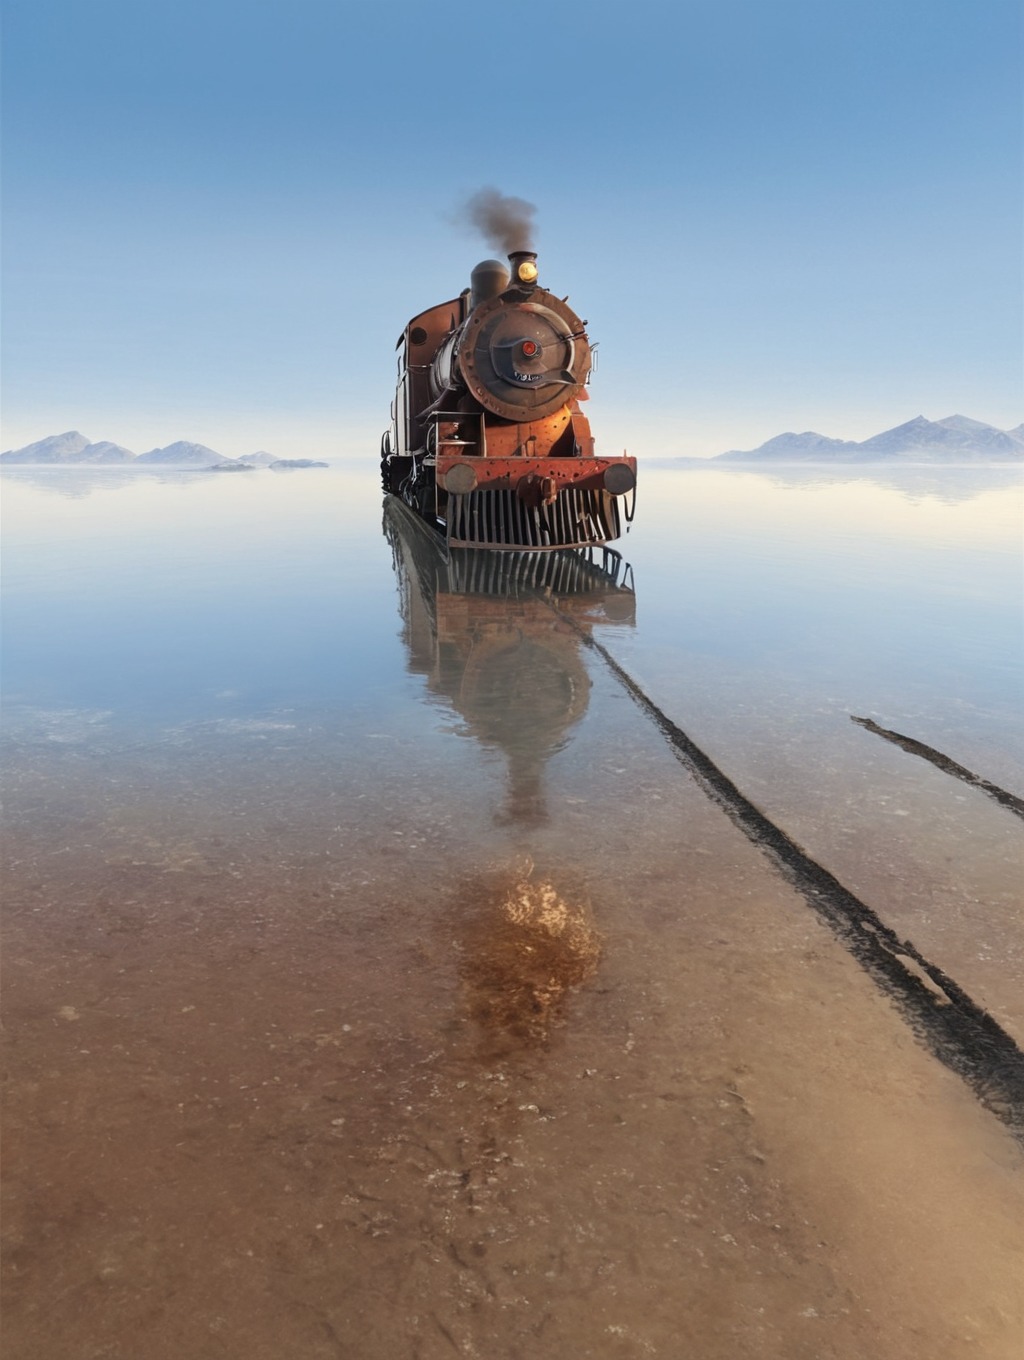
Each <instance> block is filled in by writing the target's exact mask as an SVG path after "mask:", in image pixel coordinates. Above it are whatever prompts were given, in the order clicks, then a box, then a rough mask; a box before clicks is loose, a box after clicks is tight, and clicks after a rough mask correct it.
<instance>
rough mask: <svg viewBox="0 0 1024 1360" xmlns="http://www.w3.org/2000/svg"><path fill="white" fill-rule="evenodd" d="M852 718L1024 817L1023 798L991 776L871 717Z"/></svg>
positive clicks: (860, 724)
mask: <svg viewBox="0 0 1024 1360" xmlns="http://www.w3.org/2000/svg"><path fill="white" fill-rule="evenodd" d="M850 721H851V722H855V723H856V724H857V726H858V727H863V728H864V729H865V731H867V732H873V733H874V734H875V736H876V737H883V738H884V739H885V740H886V741H891V742H892V744H893V745H894V746H898V747H900V749H901V750H903V751H906V752H908V754H910V755H912V756H920V757H921V759H922V760H927V761H930V762H931V763H932V764H933V765H934V766H935V767H936V769H939V770H942V771H943V773H944V774H949V775H952V776H953V778H954V779H962V780H963V782H964V783H965V784H971V785H973V786H974V787H975V788H977V789H981V791H982V792H983V793H987V794H988V796H989V797H990V798H994V799H995V801H996V802H997V803H999V804H1000V806H1001V807H1004V808H1008V809H1009V811H1010V812H1014V813H1016V815H1017V816H1018V817H1024V798H1018V796H1017V795H1016V794H1015V793H1010V792H1008V791H1007V790H1006V789H1003V788H1000V787H999V785H998V784H993V783H992V781H991V780H990V779H983V778H982V777H981V775H980V774H974V772H973V771H971V770H968V769H967V768H966V766H964V765H958V764H957V762H956V761H955V760H952V759H951V758H950V757H949V756H947V755H944V754H943V752H942V751H937V750H936V749H935V747H934V746H926V745H925V743H924V742H923V741H918V740H917V739H916V738H915V737H905V736H904V735H903V733H902V732H893V731H891V730H890V729H889V728H888V727H880V726H879V725H878V723H876V722H875V721H874V720H873V719H871V718H858V717H856V716H855V715H854V714H852V713H851V714H850Z"/></svg>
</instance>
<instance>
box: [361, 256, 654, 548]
mask: <svg viewBox="0 0 1024 1360" xmlns="http://www.w3.org/2000/svg"><path fill="white" fill-rule="evenodd" d="M536 261H537V256H536V254H535V252H533V251H530V250H517V251H513V253H512V254H511V255H510V256H509V265H510V266H511V268H509V267H507V266H506V265H504V264H502V263H501V261H500V260H484V261H483V263H482V264H478V265H477V267H476V268H475V269H474V270H473V273H472V276H471V285H470V287H469V288H467V289H465V290H464V292H462V293H461V294H460V296H459V297H457V298H454V299H453V300H452V301H450V302H442V303H440V304H438V305H437V306H436V307H431V308H429V310H427V311H425V312H421V313H420V314H419V315H418V316H414V317H413V318H412V320H411V321H410V322H409V324H408V325H407V326H406V328H405V330H404V331H403V332H402V335H401V336H400V338H399V340H398V344H397V346H396V348H397V349H398V351H399V359H398V389H397V392H396V394H395V401H394V405H393V406H392V410H391V425H390V428H389V429H387V430H386V431H385V432H384V436H383V438H382V440H381V472H382V477H383V482H384V490H385V491H389V492H391V493H392V494H394V495H396V496H399V497H401V499H402V500H403V501H404V502H405V503H406V504H407V505H409V506H410V507H411V508H412V509H413V510H415V511H416V512H417V513H418V514H419V515H421V516H422V517H423V518H424V519H425V520H426V521H427V523H428V524H430V525H431V526H432V527H433V528H435V529H436V530H437V531H438V532H439V533H441V534H442V535H443V536H444V538H445V539H446V540H447V543H448V545H449V546H451V547H464V548H492V549H504V550H512V551H517V552H523V551H527V552H533V551H538V550H539V551H544V550H548V549H558V548H578V547H586V546H590V545H598V544H602V543H608V542H611V541H612V540H613V539H616V538H618V537H619V536H620V534H621V533H622V531H623V525H624V523H625V522H628V521H629V520H631V519H632V516H633V508H634V504H635V497H636V459H635V458H629V457H627V456H626V455H625V454H624V455H623V456H622V457H611V458H605V457H600V458H599V457H597V456H596V455H595V453H594V440H593V436H592V435H591V433H590V423H589V421H588V420H587V417H586V416H585V415H584V414H583V412H582V410H581V409H580V402H581V401H582V400H585V399H586V397H587V391H586V384H587V381H588V379H589V376H590V365H591V347H590V342H589V340H588V337H587V332H586V322H584V321H581V320H580V319H579V317H578V316H577V315H576V314H575V312H573V311H572V309H571V308H570V307H569V306H567V304H566V300H565V299H564V298H558V297H555V296H554V295H553V294H551V293H549V292H547V291H545V289H543V288H541V287H540V286H539V285H538V283H537V263H536Z"/></svg>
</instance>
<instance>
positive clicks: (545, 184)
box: [2, 0, 1024, 459]
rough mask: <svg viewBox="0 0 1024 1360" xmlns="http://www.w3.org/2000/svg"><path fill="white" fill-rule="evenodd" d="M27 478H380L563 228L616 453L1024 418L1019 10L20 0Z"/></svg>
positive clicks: (8, 316) (15, 239) (553, 270)
mask: <svg viewBox="0 0 1024 1360" xmlns="http://www.w3.org/2000/svg"><path fill="white" fill-rule="evenodd" d="M4 38H5V42H4V63H5V79H4V100H5V119H4V123H5V141H4V167H5V168H4V179H5V183H4V202H5V211H4V218H5V222H4V227H5V230H4V295H5V304H4V317H3V320H4V328H3V338H4V430H3V436H2V446H3V447H4V448H8V447H17V446H19V445H21V444H24V443H27V442H29V441H30V440H33V439H37V438H40V437H42V436H43V435H46V434H50V433H54V432H57V431H60V430H64V429H69V428H78V429H80V430H82V431H83V432H84V433H86V434H87V435H89V436H90V437H91V438H93V439H113V440H116V441H117V442H119V443H123V444H126V445H128V447H130V448H133V449H135V450H136V451H137V452H141V451H143V450H145V449H148V448H151V447H154V446H156V445H162V444H166V443H169V442H171V441H172V440H174V439H179V438H184V439H193V440H198V441H200V442H202V443H206V444H209V445H211V446H212V447H214V448H216V449H218V450H219V451H220V452H223V453H225V454H231V455H236V456H237V455H239V454H243V453H247V452H251V451H252V450H254V449H256V448H267V449H269V450H270V451H272V452H274V453H276V454H278V456H288V455H289V454H296V455H307V456H308V455H320V456H328V457H336V456H342V455H344V456H346V457H356V458H358V457H363V456H366V457H369V458H370V459H373V458H374V457H375V456H376V453H377V447H378V440H379V434H380V430H381V429H382V428H383V425H384V424H385V423H386V418H387V407H388V403H389V401H390V397H391V394H392V386H393V378H394V355H393V346H394V341H395V338H396V337H397V335H398V333H399V331H400V330H401V328H402V326H403V325H404V323H405V321H406V320H407V319H408V317H409V316H410V315H412V314H413V313H414V312H416V311H418V310H420V309H421V308H423V307H425V306H428V305H430V304H432V303H434V302H438V301H442V300H443V299H444V298H447V297H451V296H453V295H455V294H456V293H458V292H459V291H460V289H461V288H462V287H464V286H465V284H466V282H467V280H468V275H469V271H470V269H471V268H472V266H473V264H474V263H476V261H477V260H478V259H481V258H483V257H485V256H486V255H488V254H491V253H492V251H491V250H490V249H489V248H488V246H487V245H486V243H484V242H482V241H480V240H479V239H478V238H476V237H475V236H474V235H473V234H472V232H470V231H468V230H466V229H464V228H460V227H459V226H458V225H457V224H456V223H455V221H454V220H453V219H454V216H455V214H456V211H457V209H458V206H459V204H460V203H462V202H463V201H464V200H465V199H466V198H467V197H468V196H469V195H470V194H471V193H473V192H474V191H475V190H477V189H478V188H480V187H481V186H482V185H488V184H489V185H494V186H496V187H498V188H499V189H501V190H502V191H503V192H505V193H509V194H515V195H518V196H520V197H523V198H526V199H528V200H530V201H531V202H533V203H535V204H536V206H537V240H536V244H537V248H538V250H539V252H540V265H541V282H542V283H543V284H545V285H546V286H548V287H550V288H551V290H552V291H554V292H557V293H558V294H560V295H562V294H565V293H568V294H569V295H570V300H571V302H572V304H573V306H574V307H575V308H576V310H577V311H578V312H580V314H581V315H582V316H584V317H585V318H587V319H588V320H589V322H590V331H591V336H592V338H593V339H594V340H596V341H599V342H600V349H599V357H600V363H599V369H598V372H597V374H596V375H595V378H594V382H593V386H592V398H593V400H592V403H591V406H590V415H591V420H592V422H593V425H594V431H595V434H596V436H597V440H598V448H599V449H602V448H603V449H606V450H609V451H613V450H614V451H617V450H618V449H619V448H621V447H628V448H629V450H630V452H634V453H637V454H639V455H640V456H648V457H651V456H658V455H672V454H680V453H682V454H696V455H705V454H707V455H710V454H714V453H718V452H721V451H722V450H723V449H727V448H735V447H741V448H748V447H752V446H754V445H756V444H758V443H760V442H761V441H762V440H764V439H766V438H769V437H770V436H772V435H774V434H777V433H778V432H779V431H781V430H784V429H796V430H803V429H817V430H819V431H821V432H823V433H826V434H831V435H836V436H840V437H845V438H851V439H856V438H864V437H866V436H867V435H869V434H872V433H874V432H876V431H878V430H880V429H883V428H886V427H887V426H891V425H895V424H898V423H900V422H902V421H903V420H905V419H908V418H910V417H911V416H914V415H917V414H918V413H923V414H925V415H927V416H930V417H932V418H938V417H941V416H945V415H949V414H951V413H953V412H954V411H960V412H963V413H965V414H967V415H971V416H974V417H976V418H978V419H981V420H987V421H990V422H991V423H993V424H996V425H1001V426H1004V427H1006V426H1010V425H1016V424H1017V423H1019V422H1020V421H1021V420H1024V394H1022V379H1021V361H1022V343H1021V301H1022V289H1021V263H1020V229H1021V199H1022V193H1021V134H1020V85H1021V18H1020V9H1019V5H1018V3H1017V0H970V3H969V2H968V0H957V3H951V2H950V0H884V2H883V0H856V3H854V2H853V0H774V3H772V2H770V0H714V2H713V3H712V0H676V3H662V2H661V0H634V3H632V4H630V5H623V4H608V5H605V6H603V7H600V8H598V7H597V6H594V5H591V4H583V3H579V0H563V3H560V4H558V5H550V6H541V5H538V4H531V5H508V4H506V5H500V6H499V5H496V4H491V3H488V2H487V0H478V2H477V3H468V2H464V0H437V3H409V0H390V2H389V3H383V2H382V3H380V4H365V3H351V0H330V2H328V0H288V3H284V2H283V0H246V2H245V3H236V0H203V3H196V2H195V0H176V3H175V4H173V5H170V4H165V3H163V2H162V0H6V3H5V34H4Z"/></svg>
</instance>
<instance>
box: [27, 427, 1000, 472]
mask: <svg viewBox="0 0 1024 1360" xmlns="http://www.w3.org/2000/svg"><path fill="white" fill-rule="evenodd" d="M890 460H892V461H899V462H905V463H1017V462H1020V461H1022V460H1024V424H1021V425H1017V426H1016V427H1015V428H1014V429H1012V430H999V429H996V427H995V426H994V425H986V424H985V423H984V422H983V421H981V420H971V419H970V418H969V417H968V416H946V417H945V419H944V420H926V419H925V417H924V416H915V417H914V419H913V420H908V421H907V422H906V424H905V425H897V426H896V427H895V428H894V429H892V430H883V431H882V433H881V434H875V435H872V436H871V438H870V439H865V440H863V441H861V442H860V443H857V442H856V441H854V440H849V439H832V438H830V437H829V436H828V435H824V434H817V433H816V432H815V431H813V430H806V431H805V432H804V433H803V434H794V433H792V432H787V433H786V434H778V435H776V436H775V438H774V439H769V440H767V442H766V443H764V444H762V445H761V446H760V447H759V448H756V449H746V450H744V449H730V451H729V452H728V453H720V454H718V455H717V457H715V458H712V459H710V460H709V461H710V462H713V463H717V462H730V463H744V462H747V463H753V462H758V463H760V462H772V461H774V462H778V463H874V462H885V461H890ZM687 461H689V460H687ZM0 462H3V463H27V464H34V465H39V464H42V465H44V466H50V467H64V466H67V467H83V466H99V465H110V466H114V465H116V466H119V467H125V466H127V465H131V466H132V467H162V468H193V469H199V468H215V467H219V468H229V467H273V466H275V465H277V466H287V465H291V466H293V467H294V466H300V465H302V466H309V465H310V463H309V460H305V459H283V458H275V457H274V455H273V454H271V453H267V452H265V451H264V450H262V449H261V450H260V451H259V452H258V453H247V454H246V455H245V456H244V457H243V458H225V457H224V456H223V455H222V454H219V453H217V452H216V451H215V450H214V449H208V448H207V447H206V445H205V444H190V443H188V442H187V441H185V440H178V442H177V443H175V444H168V445H167V447H166V448H163V449H150V450H149V452H148V453H139V454H135V453H132V451H131V450H130V449H126V448H123V447H122V446H121V445H120V444H112V443H111V442H110V440H108V439H103V440H100V442H99V443H96V444H93V443H91V442H90V441H89V440H88V439H86V437H85V435H84V434H79V432H78V431H77V430H68V431H67V432H66V433H65V434H51V435H49V436H48V437H47V438H46V439H40V440H37V442H36V443H34V444H26V445H25V447H24V448H23V449H9V450H8V451H7V452H6V453H0ZM316 466H320V465H319V464H317V465H316Z"/></svg>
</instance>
